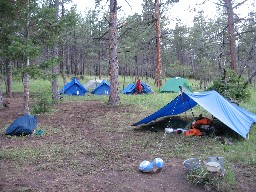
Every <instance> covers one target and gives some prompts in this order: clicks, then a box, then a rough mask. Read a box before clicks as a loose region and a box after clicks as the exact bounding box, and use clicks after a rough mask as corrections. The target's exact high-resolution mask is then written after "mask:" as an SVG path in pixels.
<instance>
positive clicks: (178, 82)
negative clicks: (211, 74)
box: [160, 77, 192, 93]
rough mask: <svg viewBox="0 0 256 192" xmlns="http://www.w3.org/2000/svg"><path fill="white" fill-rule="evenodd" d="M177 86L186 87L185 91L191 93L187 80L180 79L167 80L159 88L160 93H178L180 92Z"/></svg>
mask: <svg viewBox="0 0 256 192" xmlns="http://www.w3.org/2000/svg"><path fill="white" fill-rule="evenodd" d="M179 86H181V87H186V89H188V90H187V91H190V92H192V88H191V87H190V85H189V82H188V80H186V79H184V78H182V77H173V78H171V79H168V80H167V81H166V82H165V84H164V85H163V86H162V87H161V89H160V92H176V93H178V92H179V91H180V88H179Z"/></svg>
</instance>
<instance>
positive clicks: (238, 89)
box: [209, 71, 251, 102]
mask: <svg viewBox="0 0 256 192" xmlns="http://www.w3.org/2000/svg"><path fill="white" fill-rule="evenodd" d="M244 84H245V80H244V78H243V77H239V76H238V75H237V74H236V73H234V72H232V71H227V72H226V75H225V77H224V78H223V77H222V78H218V79H216V80H214V81H213V85H212V86H211V87H210V88H209V90H215V91H217V92H219V93H220V94H221V95H222V96H224V97H226V98H227V99H230V100H232V101H237V102H241V101H243V100H248V98H250V97H251V94H250V89H249V87H248V86H246V87H244Z"/></svg>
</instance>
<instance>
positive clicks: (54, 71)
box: [52, 0, 60, 104]
mask: <svg viewBox="0 0 256 192" xmlns="http://www.w3.org/2000/svg"><path fill="white" fill-rule="evenodd" d="M58 13H59V0H55V17H56V20H57V19H58ZM58 50H59V49H58V45H57V42H56V43H55V45H54V48H53V57H54V58H55V59H56V61H57V58H58V55H59V54H58ZM58 73H59V66H58V64H56V65H54V66H53V68H52V99H53V103H55V104H58V103H59V100H60V96H59V93H58V89H59V82H58Z"/></svg>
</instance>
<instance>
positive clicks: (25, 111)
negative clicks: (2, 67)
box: [23, 58, 30, 114]
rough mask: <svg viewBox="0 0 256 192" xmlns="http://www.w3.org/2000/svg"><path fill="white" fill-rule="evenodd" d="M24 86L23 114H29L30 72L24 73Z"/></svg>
mask: <svg viewBox="0 0 256 192" xmlns="http://www.w3.org/2000/svg"><path fill="white" fill-rule="evenodd" d="M27 63H29V58H28V59H27ZM23 86H24V103H23V105H24V106H23V114H29V113H30V108H29V75H28V73H25V74H24V77H23Z"/></svg>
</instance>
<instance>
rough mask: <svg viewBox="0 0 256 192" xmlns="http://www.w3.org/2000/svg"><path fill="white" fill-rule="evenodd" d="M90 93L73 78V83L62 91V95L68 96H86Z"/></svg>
mask: <svg viewBox="0 0 256 192" xmlns="http://www.w3.org/2000/svg"><path fill="white" fill-rule="evenodd" d="M87 92H88V91H87V90H86V89H85V88H84V86H83V85H82V84H81V83H80V82H79V81H78V80H77V79H76V78H73V79H72V81H70V82H69V83H67V84H66V85H64V87H63V89H62V90H60V94H66V95H82V96H83V95H85V94H86V93H87Z"/></svg>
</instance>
